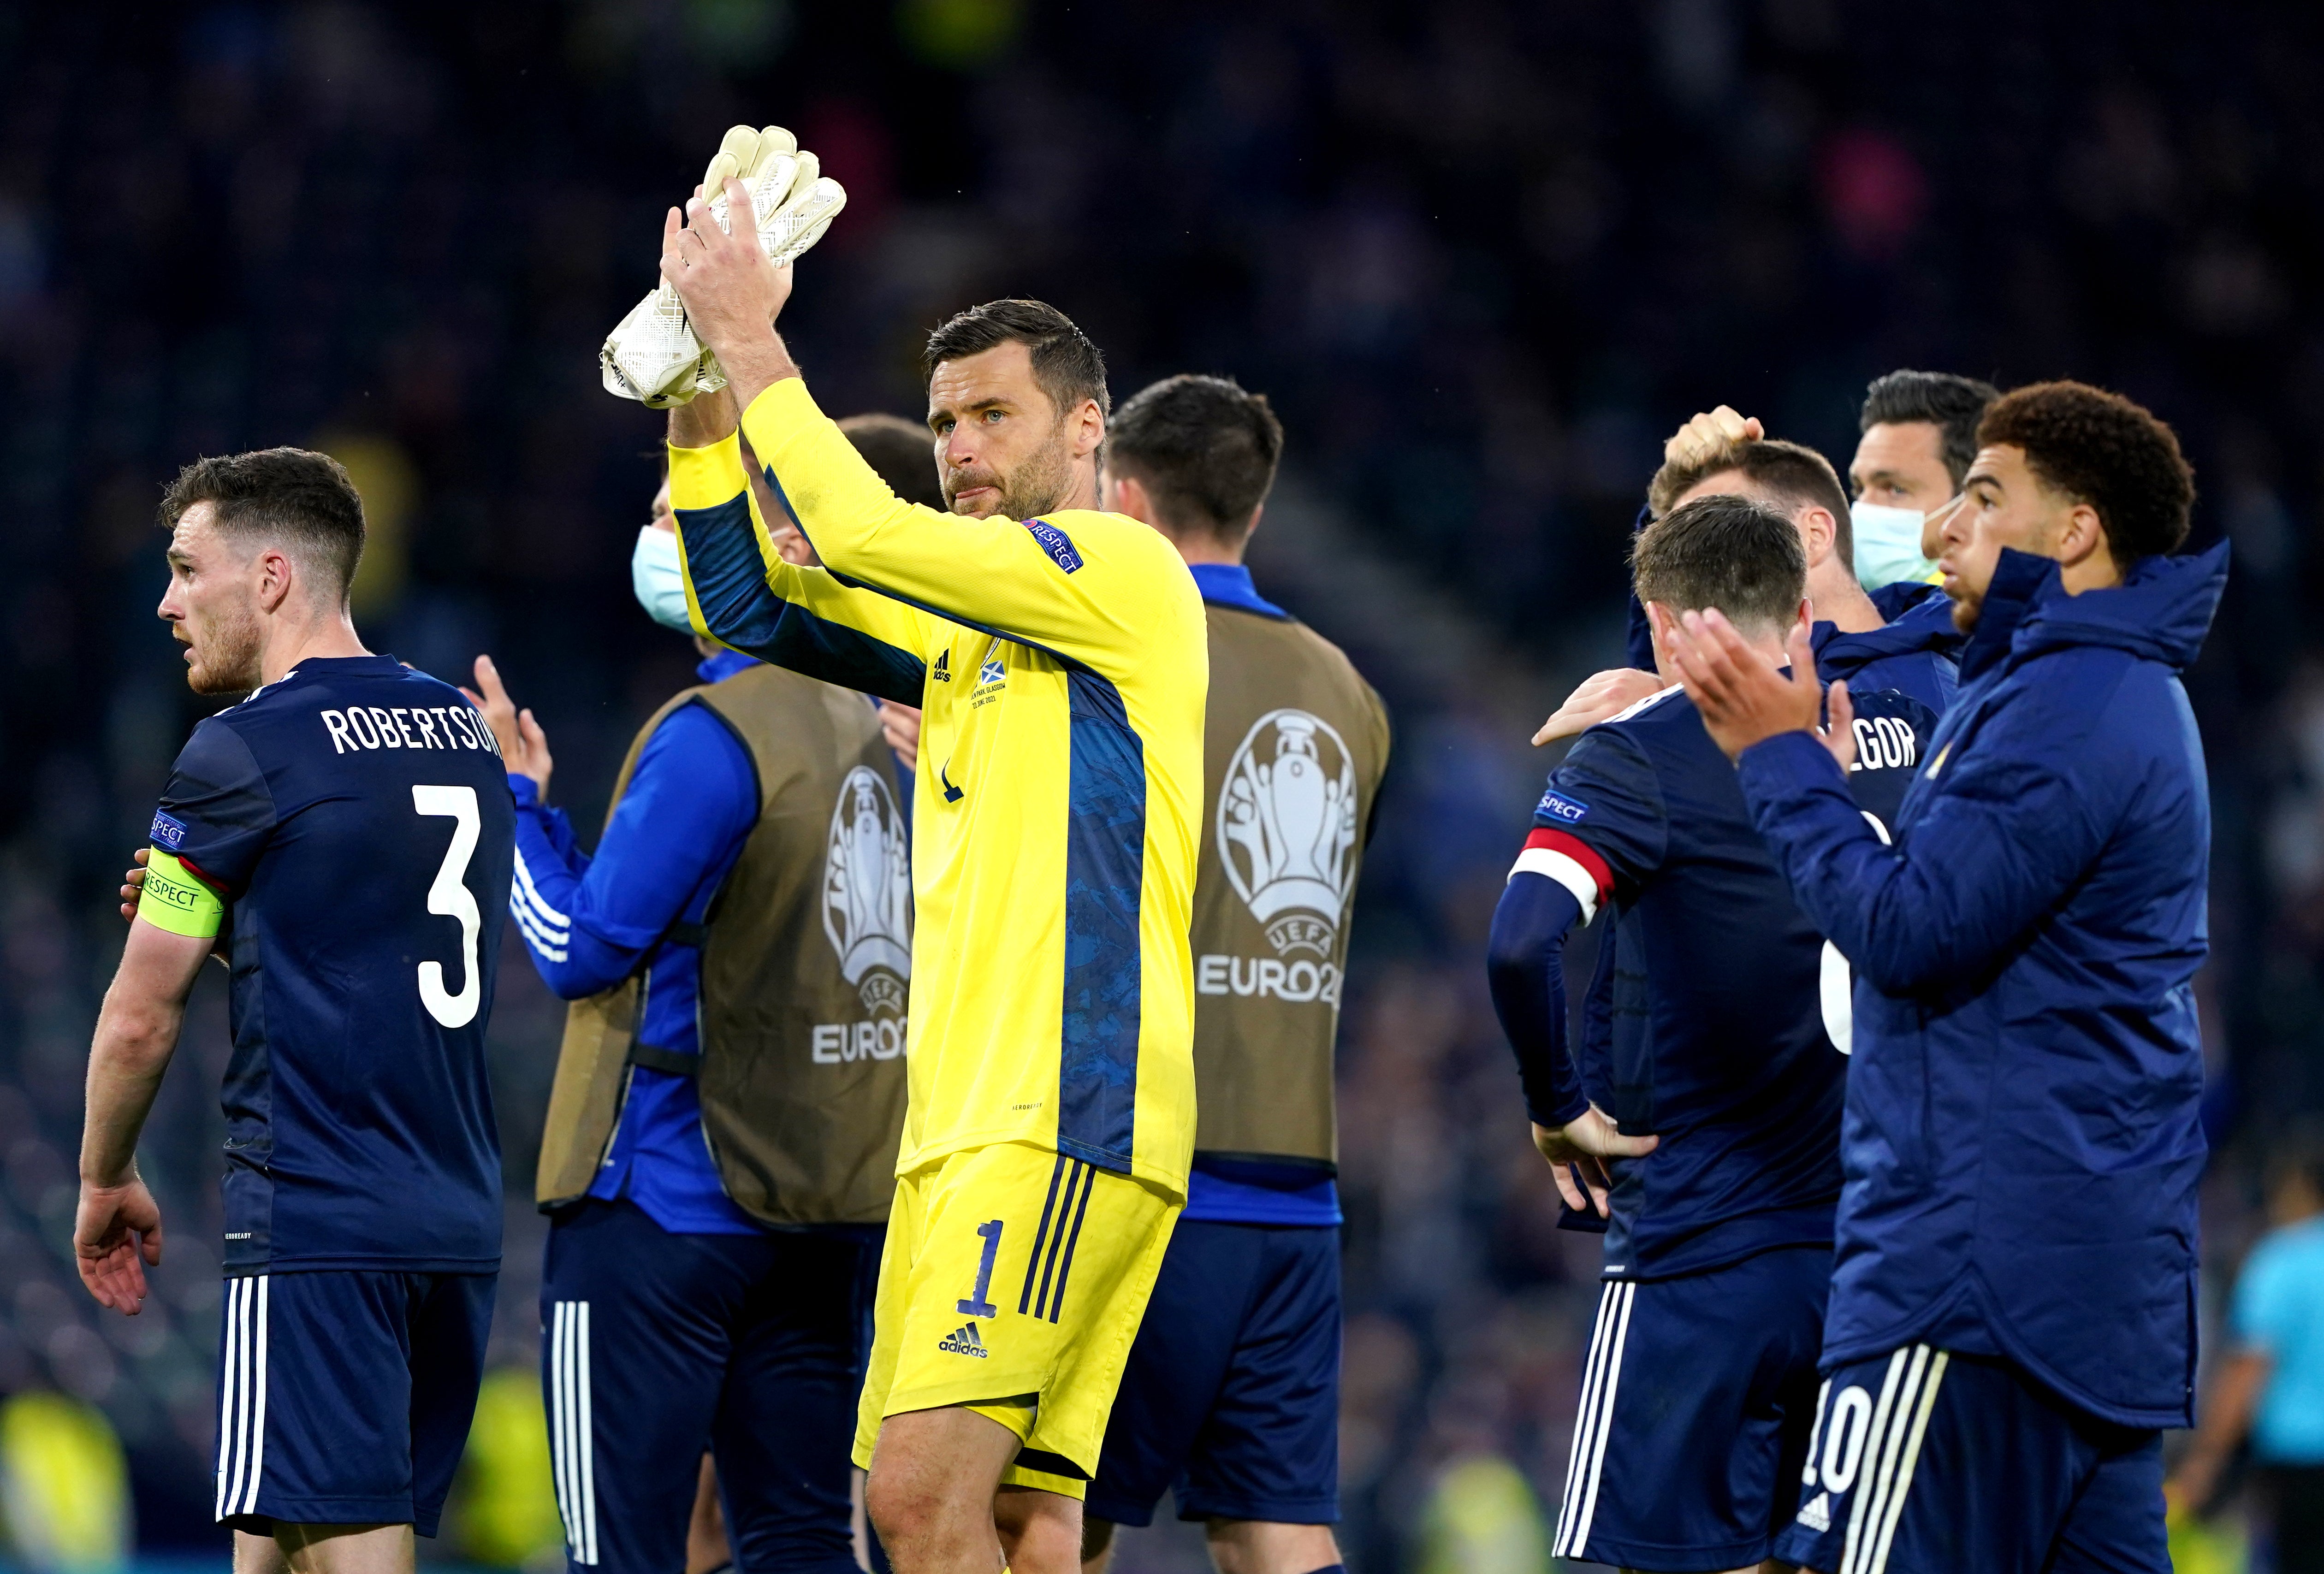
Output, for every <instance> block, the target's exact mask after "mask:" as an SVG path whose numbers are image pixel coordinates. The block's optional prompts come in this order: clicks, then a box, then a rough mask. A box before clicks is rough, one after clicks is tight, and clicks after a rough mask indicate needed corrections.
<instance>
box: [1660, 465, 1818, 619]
mask: <svg viewBox="0 0 2324 1574" xmlns="http://www.w3.org/2000/svg"><path fill="white" fill-rule="evenodd" d="M1630 576H1631V583H1632V584H1633V585H1634V586H1635V587H1636V588H1637V593H1638V599H1639V600H1640V601H1642V602H1650V601H1655V602H1660V603H1663V605H1665V606H1666V607H1668V608H1670V609H1671V611H1673V612H1701V610H1702V609H1703V608H1705V607H1717V608H1718V609H1719V610H1720V612H1725V613H1726V614H1727V620H1728V621H1729V622H1731V623H1733V624H1735V625H1736V626H1737V627H1738V628H1740V629H1744V630H1747V631H1760V632H1765V631H1767V630H1769V629H1784V628H1788V627H1789V626H1790V625H1791V622H1792V620H1793V619H1794V617H1796V616H1797V615H1798V613H1799V610H1800V599H1801V598H1802V597H1803V596H1804V595H1806V594H1807V588H1808V557H1807V550H1806V548H1803V547H1802V546H1801V545H1800V532H1799V529H1798V528H1797V527H1796V526H1794V524H1793V523H1792V521H1791V520H1787V519H1785V518H1784V516H1783V515H1781V514H1779V513H1777V512H1776V511H1775V510H1774V509H1771V508H1769V507H1768V506H1767V505H1766V503H1763V502H1759V501H1758V499H1757V498H1750V497H1744V496H1741V495H1739V494H1738V493H1735V492H1714V493H1712V494H1711V496H1709V497H1698V498H1696V499H1695V500H1694V501H1693V502H1690V503H1688V504H1686V505H1685V506H1684V507H1683V508H1675V509H1673V510H1672V511H1670V512H1669V513H1667V514H1665V515H1664V516H1663V517H1662V518H1661V519H1658V520H1655V521H1654V523H1652V524H1650V525H1648V526H1647V527H1646V529H1643V530H1641V531H1639V532H1638V538H1637V540H1636V541H1633V542H1632V543H1631V544H1630Z"/></svg>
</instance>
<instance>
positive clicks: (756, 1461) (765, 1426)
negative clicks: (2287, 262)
mask: <svg viewBox="0 0 2324 1574" xmlns="http://www.w3.org/2000/svg"><path fill="white" fill-rule="evenodd" d="M902 425H904V424H903V423H899V422H895V421H894V420H893V419H892V418H878V417H874V418H858V419H857V420H856V421H853V422H851V423H849V427H850V435H851V437H854V438H855V439H856V441H857V443H858V445H859V446H862V447H864V448H866V449H867V450H870V449H874V448H876V449H877V450H878V452H877V453H876V454H874V460H875V463H883V465H884V466H885V467H892V468H894V469H895V471H896V473H897V474H896V476H895V481H894V484H896V485H898V486H899V488H900V487H908V486H911V485H912V484H914V483H915V482H917V483H918V487H919V489H920V490H921V491H922V492H926V493H929V494H933V493H934V492H936V466H935V464H934V461H933V459H932V458H931V456H930V454H929V450H928V446H927V439H926V437H923V436H920V435H918V433H916V432H915V431H913V429H912V428H909V427H908V426H904V430H903V433H902V440H901V441H900V442H899V439H898V434H897V432H896V431H895V429H894V428H896V427H897V426H902ZM915 461H916V463H917V470H916V471H915V464H914V462H915ZM654 512H655V516H656V517H655V522H654V523H653V524H650V525H648V526H647V527H645V528H644V529H641V530H640V532H639V535H638V543H637V546H636V548H635V549H634V550H633V553H632V558H631V580H632V587H633V588H634V590H635V592H636V594H637V599H638V602H639V604H640V605H641V606H642V607H643V608H644V609H645V610H646V612H648V613H649V614H650V615H651V616H652V617H653V618H654V620H655V621H657V622H659V623H662V624H664V625H665V626H667V627H670V628H673V629H676V630H678V631H685V630H686V629H687V609H686V589H685V584H684V582H683V579H682V578H681V576H680V573H679V568H678V547H677V537H676V536H675V535H674V534H673V533H672V531H671V529H670V528H669V489H668V488H667V486H665V487H664V488H663V489H662V492H661V493H660V494H659V496H658V497H657V498H656V499H655V503H654ZM783 534H784V535H785V536H786V537H787V538H788V539H779V547H780V548H781V549H784V550H787V551H791V552H796V553H798V555H800V556H801V557H806V556H807V555H808V554H807V548H806V544H805V542H804V541H803V540H800V539H799V538H798V536H797V533H796V532H795V531H793V532H784V533H783ZM700 643H701V645H702V646H703V649H704V654H705V660H704V661H703V662H702V664H701V666H700V667H699V669H698V670H699V673H700V676H701V678H702V683H701V684H700V685H699V686H696V687H694V688H689V689H687V690H686V691H684V692H683V693H681V694H679V695H677V696H675V697H674V698H673V699H672V700H671V701H670V702H669V704H666V705H664V706H663V707H662V708H661V709H660V710H659V711H658V712H657V713H655V715H654V716H653V717H652V718H651V719H650V720H649V721H648V722H647V723H646V725H645V727H644V728H643V729H641V731H640V732H639V734H638V738H637V741H636V742H635V743H634V744H632V748H631V750H630V754H629V758H628V759H627V760H626V761H625V762H624V763H623V766H622V774H621V777H620V778H619V780H618V782H617V783H616V786H615V790H614V795H613V806H612V809H611V812H610V813H609V815H608V816H607V822H606V825H605V828H604V833H603V834H602V835H601V836H600V837H599V839H598V842H597V846H596V849H595V853H594V854H589V853H584V852H583V851H581V850H580V847H579V845H578V842H577V841H576V837H575V835H574V833H573V828H572V826H571V825H570V824H568V823H567V820H566V818H565V815H563V814H562V812H560V811H558V810H557V809H555V808H552V807H550V806H549V805H548V804H547V803H546V802H545V798H546V795H547V791H548V787H549V775H550V769H551V762H550V759H549V749H548V738H547V735H546V733H545V732H544V731H543V730H542V729H541V727H540V726H539V723H537V722H535V721H534V720H533V717H532V714H531V713H530V711H527V712H523V713H519V712H518V711H517V710H516V709H515V707H514V706H513V705H512V704H511V702H510V700H509V698H508V695H507V694H506V692H505V690H504V689H503V686H502V684H501V681H500V675H499V674H498V672H497V671H496V670H495V669H494V668H493V665H492V663H491V661H490V660H489V659H488V658H478V661H477V663H476V677H477V684H478V687H479V689H480V690H481V691H482V692H481V693H480V694H479V695H476V696H475V698H476V700H477V703H478V704H479V705H480V707H481V708H482V709H483V710H484V714H485V717H486V720H487V721H488V722H490V723H491V724H492V725H493V731H494V732H495V734H496V735H497V737H498V738H499V740H500V741H501V745H502V748H503V752H504V754H505V755H506V758H507V760H508V764H509V777H508V779H509V786H510V790H511V792H512V794H513V795H514V796H515V799H516V803H517V819H518V826H519V828H518V833H517V837H518V842H519V843H520V851H519V854H518V858H519V868H520V870H521V872H520V873H519V874H518V875H517V878H516V879H515V881H514V885H513V888H512V891H511V893H510V908H511V912H512V916H514V917H515V919H516V921H517V925H518V928H519V931H520V933H521V934H522V935H523V937H524V940H525V944H526V947H527V949H528V951H530V953H531V956H532V959H533V962H534V964H535V966H536V967H537V968H538V969H539V972H540V974H541V977H542V978H543V979H544V980H546V981H547V982H548V984H549V987H550V989H551V990H554V991H555V992H556V993H557V994H558V995H559V996H561V997H563V998H564V999H567V1000H570V1001H572V1002H573V1005H572V1008H571V1010H570V1014H569V1016H568V1018H567V1028H566V1036H565V1044H564V1047H563V1049H562V1051H561V1052H560V1054H559V1056H558V1072H557V1082H556V1086H555V1091H554V1092H553V1094H552V1096H551V1100H550V1106H549V1121H548V1128H547V1131H546V1133H545V1136H544V1138H543V1141H542V1146H541V1164H540V1170H539V1179H538V1184H537V1192H538V1195H539V1201H540V1203H541V1206H542V1207H543V1208H544V1209H545V1210H548V1211H549V1214H550V1217H551V1220H552V1223H551V1226H550V1235H549V1253H548V1264H547V1267H546V1271H545V1272H544V1274H543V1284H542V1293H541V1324H542V1335H543V1337H542V1343H543V1347H544V1349H545V1351H546V1357H545V1359H544V1362H543V1382H544V1385H545V1387H546V1389H547V1391H548V1402H549V1414H550V1417H551V1440H552V1451H553V1454H554V1457H555V1460H556V1467H557V1468H556V1480H557V1485H558V1507H559V1509H560V1511H561V1512H562V1514H563V1516H564V1519H565V1523H566V1530H567V1544H568V1550H569V1552H570V1556H571V1559H572V1561H573V1563H574V1564H575V1565H576V1566H579V1565H583V1564H587V1565H591V1566H593V1567H595V1568H596V1569H600V1570H603V1571H604V1574H612V1571H613V1570H618V1569H668V1568H676V1567H680V1566H682V1565H683V1564H684V1562H685V1561H686V1555H687V1544H688V1527H689V1521H690V1520H694V1519H696V1516H697V1509H696V1486H697V1477H698V1475H699V1471H698V1467H697V1463H696V1461H698V1460H699V1459H701V1457H702V1456H703V1454H704V1453H705V1451H707V1452H709V1453H711V1454H712V1455H714V1456H715V1461H716V1465H717V1474H718V1486H719V1488H720V1492H719V1496H720V1498H721V1500H723V1505H724V1511H725V1513H724V1520H725V1530H726V1533H727V1535H728V1538H729V1541H730V1543H731V1549H732V1553H733V1560H734V1561H736V1562H738V1563H740V1564H742V1566H744V1567H748V1568H768V1569H786V1570H807V1571H815V1574H847V1571H848V1570H851V1569H853V1568H854V1567H855V1558H854V1553H853V1550H852V1546H851V1527H850V1518H851V1514H850V1498H851V1490H850V1474H851V1469H850V1466H849V1462H848V1459H847V1450H848V1442H849V1440H850V1438H851V1437H852V1435H853V1421H854V1399H855V1392H856V1388H857V1386H858V1385H860V1384H861V1382H862V1365H863V1358H864V1354H865V1334H866V1331H867V1330H866V1322H867V1319H866V1317H865V1313H866V1312H867V1311H868V1309H869V1304H870V1302H869V1297H870V1292H871V1269H872V1267H873V1266H875V1265H876V1264H877V1262H878V1259H879V1247H880V1240H881V1235H882V1233H883V1230H882V1225H883V1222H884V1220H885V1219H886V1217H887V1212H888V1207H889V1200H890V1194H891V1192H892V1191H893V1189H894V1182H893V1177H892V1174H891V1171H892V1168H893V1158H894V1155H895V1149H896V1144H897V1140H898V1135H899V1130H900V1126H901V1121H902V1116H903V1106H904V1061H903V1058H902V1048H903V1042H904V1026H905V1005H906V998H907V992H908V987H909V976H910V961H909V957H910V944H911V905H910V895H909V893H910V874H909V869H908V861H907V843H906V835H905V824H906V818H907V815H908V799H907V798H906V797H905V796H904V788H903V787H902V784H901V783H900V782H899V779H898V775H899V773H898V772H897V770H896V762H895V759H894V758H893V756H892V755H891V754H890V750H889V747H888V743H887V741H886V739H885V737H884V736H883V727H882V723H881V716H880V715H879V713H878V712H877V710H876V709H875V707H874V706H873V705H872V704H871V703H869V702H867V701H866V700H865V699H864V698H863V697H862V695H856V694H853V693H852V692H850V691H848V690H845V689H840V688H835V687H833V686H830V685H827V684H823V683H818V682H816V681H815V680H814V679H812V678H807V677H799V676H798V675H797V674H795V673H790V672H787V671H783V670H781V669H779V668H776V667H768V666H765V665H764V664H762V663H761V662H759V661H756V660H754V659H753V658H751V657H748V656H744V655H742V654H740V653H739V652H736V651H732V650H726V649H719V648H718V647H716V646H715V645H712V644H710V643H709V642H708V641H701V642H700ZM697 1528H698V1527H697Z"/></svg>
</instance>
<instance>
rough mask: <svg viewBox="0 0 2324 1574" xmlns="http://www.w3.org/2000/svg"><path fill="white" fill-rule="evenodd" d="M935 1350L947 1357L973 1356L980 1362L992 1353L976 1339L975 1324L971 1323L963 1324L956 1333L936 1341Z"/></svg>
mask: <svg viewBox="0 0 2324 1574" xmlns="http://www.w3.org/2000/svg"><path fill="white" fill-rule="evenodd" d="M936 1348H938V1349H940V1350H942V1351H944V1352H945V1354H946V1355H948V1356H974V1357H975V1358H977V1359H978V1360H980V1361H981V1360H982V1359H984V1358H986V1357H987V1356H990V1355H991V1353H992V1352H991V1350H988V1349H986V1348H984V1341H983V1340H982V1339H979V1338H977V1337H976V1324H974V1323H973V1322H970V1323H964V1324H962V1326H961V1328H960V1329H959V1330H958V1331H957V1332H955V1333H953V1334H950V1335H948V1336H946V1337H945V1338H944V1339H938V1340H936Z"/></svg>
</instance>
